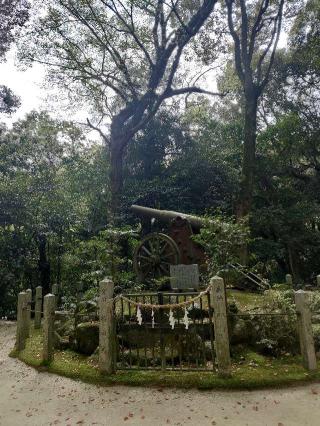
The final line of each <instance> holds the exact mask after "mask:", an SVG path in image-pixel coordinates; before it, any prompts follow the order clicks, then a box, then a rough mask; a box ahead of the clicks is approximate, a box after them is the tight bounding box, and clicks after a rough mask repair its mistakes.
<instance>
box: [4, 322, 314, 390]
mask: <svg viewBox="0 0 320 426" xmlns="http://www.w3.org/2000/svg"><path fill="white" fill-rule="evenodd" d="M41 354H42V336H41V331H40V330H32V332H31V337H30V338H29V339H28V340H27V345H26V348H25V349H24V350H23V351H21V352H20V353H17V352H15V351H12V353H11V356H15V357H17V358H19V359H20V360H21V361H23V362H25V363H26V364H28V365H31V366H33V367H36V368H38V369H40V370H45V371H48V372H50V373H55V374H59V375H62V376H66V377H70V378H72V379H77V380H82V381H84V382H88V383H94V384H98V385H104V386H110V385H131V386H159V387H164V386H167V387H179V388H198V389H257V388H263V387H280V386H287V385H293V384H298V383H304V382H308V381H314V380H319V379H320V368H319V367H320V362H319V364H318V370H317V371H316V372H313V373H310V372H307V371H306V370H305V369H304V368H303V367H302V365H301V358H300V357H282V358H277V359H274V358H268V357H264V356H262V355H259V354H256V353H254V352H250V351H248V352H246V353H242V354H241V355H237V358H235V359H234V360H233V364H232V377H231V378H230V379H222V378H220V377H218V375H217V374H216V373H215V372H179V371H178V372H169V371H166V372H159V371H132V370H131V371H118V372H117V373H116V374H113V375H111V376H103V375H101V374H100V372H99V370H98V368H97V365H96V361H95V360H94V359H93V358H90V357H86V356H82V355H79V354H77V353H75V352H72V351H56V352H55V357H54V361H53V362H51V363H50V365H48V366H43V363H42V359H41Z"/></svg>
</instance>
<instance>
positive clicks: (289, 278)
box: [286, 274, 293, 287]
mask: <svg viewBox="0 0 320 426" xmlns="http://www.w3.org/2000/svg"><path fill="white" fill-rule="evenodd" d="M286 284H288V285H289V286H290V287H292V286H293V280H292V275H291V274H287V275H286Z"/></svg>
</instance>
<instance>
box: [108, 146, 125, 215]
mask: <svg viewBox="0 0 320 426" xmlns="http://www.w3.org/2000/svg"><path fill="white" fill-rule="evenodd" d="M120 143H121V139H120V140H118V139H112V140H111V143H110V190H111V220H112V222H114V223H115V222H117V218H118V217H119V214H120V204H121V193H122V189H123V151H124V150H123V149H119V146H120Z"/></svg>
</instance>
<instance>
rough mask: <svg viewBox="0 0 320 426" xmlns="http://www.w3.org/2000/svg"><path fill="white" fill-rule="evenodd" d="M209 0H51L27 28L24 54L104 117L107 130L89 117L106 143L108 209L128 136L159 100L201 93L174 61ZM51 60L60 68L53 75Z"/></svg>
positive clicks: (117, 189) (119, 182) (116, 192)
mask: <svg viewBox="0 0 320 426" xmlns="http://www.w3.org/2000/svg"><path fill="white" fill-rule="evenodd" d="M216 2H217V0H201V1H199V2H196V3H195V4H194V3H190V2H185V1H183V0H177V1H172V2H166V1H164V0H156V1H134V0H93V1H82V0H81V1H80V0H69V1H65V0H50V2H48V1H47V3H46V4H47V14H46V15H45V16H43V15H41V16H40V18H39V19H38V22H37V24H36V25H35V27H33V30H32V33H33V34H32V37H33V40H35V42H36V45H33V46H32V49H31V50H30V48H29V58H30V59H31V60H35V61H39V62H43V63H46V64H48V65H50V66H53V69H54V72H53V74H54V75H53V77H54V79H55V80H57V79H58V80H59V82H60V83H61V82H63V83H66V86H67V87H68V88H69V89H70V88H71V90H74V88H75V83H77V85H78V83H80V85H81V93H82V95H83V96H86V97H87V99H89V100H91V101H94V103H95V109H96V110H98V111H99V112H100V113H101V116H102V118H103V119H104V118H106V117H109V123H110V125H109V131H107V130H106V129H105V127H103V126H102V125H94V124H93V123H91V121H89V120H88V124H89V125H90V126H91V127H92V128H94V129H96V130H97V131H98V132H99V133H100V135H101V136H102V138H103V139H104V141H105V143H106V145H107V147H108V149H109V150H110V163H111V172H110V182H111V193H112V211H113V212H116V211H117V209H118V207H119V196H120V193H121V190H122V186H123V159H124V155H125V152H126V149H127V146H128V144H129V142H130V141H131V140H132V138H133V137H134V135H136V134H137V132H138V131H139V130H141V129H142V128H144V126H145V125H146V124H147V123H148V122H149V121H150V120H151V119H152V117H153V116H154V115H155V114H156V112H157V111H158V109H159V107H160V106H161V104H162V103H163V102H164V101H165V100H166V99H168V98H171V97H173V96H175V95H182V94H186V93H194V92H197V93H200V92H201V93H204V92H206V91H205V90H203V89H201V88H200V87H197V86H191V87H190V86H184V85H183V84H181V79H179V78H178V68H179V63H180V62H181V60H182V58H183V54H184V50H185V48H186V46H187V45H188V43H189V41H190V40H191V39H192V38H193V37H194V36H195V35H196V34H197V33H198V31H199V30H200V29H201V27H202V26H203V24H204V23H205V21H206V20H207V18H208V16H209V15H210V14H211V12H212V11H213V9H214V6H215V4H216ZM29 42H30V38H28V43H29ZM57 67H58V68H59V69H60V71H62V73H61V74H62V75H59V76H57V74H56V72H55V71H56V69H57ZM78 87H79V86H78ZM78 93H79V91H78Z"/></svg>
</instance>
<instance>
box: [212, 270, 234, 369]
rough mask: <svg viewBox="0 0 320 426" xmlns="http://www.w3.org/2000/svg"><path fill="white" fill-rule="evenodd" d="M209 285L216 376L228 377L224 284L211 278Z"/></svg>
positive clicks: (228, 360) (228, 354)
mask: <svg viewBox="0 0 320 426" xmlns="http://www.w3.org/2000/svg"><path fill="white" fill-rule="evenodd" d="M210 284H211V286H212V288H211V292H210V301H211V306H212V307H213V312H214V313H213V322H214V336H215V346H216V356H217V363H218V374H219V375H220V376H222V377H230V375H231V358H230V347H229V333H228V320H227V303H226V295H225V284H224V281H223V279H222V278H220V277H217V276H216V277H213V278H211V281H210Z"/></svg>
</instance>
